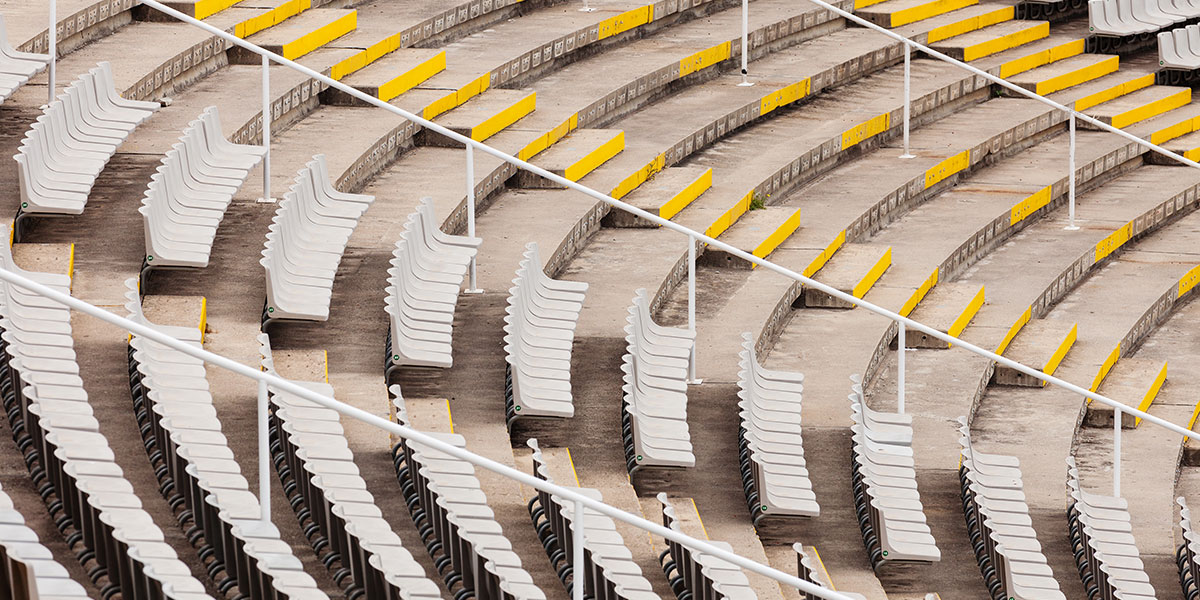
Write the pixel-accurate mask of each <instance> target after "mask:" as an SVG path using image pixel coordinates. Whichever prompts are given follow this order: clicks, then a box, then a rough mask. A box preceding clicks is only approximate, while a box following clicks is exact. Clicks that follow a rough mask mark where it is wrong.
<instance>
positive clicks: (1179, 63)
mask: <svg viewBox="0 0 1200 600" xmlns="http://www.w3.org/2000/svg"><path fill="white" fill-rule="evenodd" d="M1158 66H1160V67H1166V68H1168V69H1180V70H1188V71H1191V70H1193V69H1200V25H1188V26H1187V27H1180V28H1178V29H1172V30H1171V31H1163V32H1161V33H1159V34H1158Z"/></svg>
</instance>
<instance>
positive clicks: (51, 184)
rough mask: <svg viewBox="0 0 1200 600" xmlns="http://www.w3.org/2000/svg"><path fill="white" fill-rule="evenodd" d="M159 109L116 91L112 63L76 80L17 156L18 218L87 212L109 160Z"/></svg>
mask: <svg viewBox="0 0 1200 600" xmlns="http://www.w3.org/2000/svg"><path fill="white" fill-rule="evenodd" d="M157 109H158V104H156V103H153V102H139V101H133V100H125V99H124V98H121V97H120V96H119V95H117V92H116V90H115V89H114V88H113V84H112V70H111V67H110V66H109V64H108V63H107V62H102V63H100V64H99V65H98V66H97V67H95V68H93V69H92V70H90V71H88V72H87V73H84V74H83V75H82V76H80V77H79V78H78V79H76V80H75V81H73V82H72V83H71V85H69V86H67V88H66V89H65V90H63V93H62V94H61V95H59V97H58V99H56V100H54V101H53V102H51V103H50V104H49V105H47V106H46V109H45V111H44V112H43V114H42V115H41V116H39V117H38V118H37V121H36V122H34V123H33V125H32V126H31V127H30V129H29V131H27V132H26V133H25V139H24V140H23V141H22V142H21V147H20V149H18V151H17V154H16V155H15V156H14V157H13V158H14V159H15V160H16V161H17V167H18V171H19V172H20V177H19V179H18V181H19V185H20V189H21V208H20V212H19V214H18V217H20V216H22V215H29V214H68V215H78V214H81V213H83V208H84V206H85V205H86V204H87V200H88V194H90V193H91V191H92V186H93V185H94V184H95V183H96V177H98V176H99V175H100V172H101V171H103V170H104V166H105V165H106V164H107V163H108V159H109V158H111V157H112V155H113V154H115V153H116V152H117V148H118V147H120V145H121V143H122V142H124V141H125V138H127V137H129V134H130V133H132V132H133V130H134V129H135V128H136V127H137V126H138V125H139V124H141V123H142V122H143V121H145V120H146V119H147V118H149V117H150V115H151V114H153V112H154V111H155V110H157Z"/></svg>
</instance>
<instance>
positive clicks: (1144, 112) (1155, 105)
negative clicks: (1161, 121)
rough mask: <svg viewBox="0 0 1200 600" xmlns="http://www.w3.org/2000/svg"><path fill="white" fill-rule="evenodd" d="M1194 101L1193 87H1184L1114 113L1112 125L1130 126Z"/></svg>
mask: <svg viewBox="0 0 1200 600" xmlns="http://www.w3.org/2000/svg"><path fill="white" fill-rule="evenodd" d="M1191 101H1192V88H1183V89H1182V90H1179V91H1178V92H1175V93H1174V94H1171V95H1170V96H1167V97H1166V98H1159V99H1158V100H1155V101H1154V102H1150V103H1148V104H1143V105H1142V106H1139V107H1137V108H1134V109H1130V110H1127V111H1125V112H1123V113H1121V114H1118V115H1114V116H1113V118H1112V126H1113V127H1117V128H1123V127H1128V126H1130V125H1133V124H1134V123H1138V122H1141V121H1145V120H1146V119H1149V118H1151V117H1156V116H1158V115H1161V114H1163V113H1165V112H1167V111H1169V110H1174V109H1176V108H1179V107H1180V106H1183V105H1185V104H1187V103H1188V102H1191Z"/></svg>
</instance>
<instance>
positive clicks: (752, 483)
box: [738, 333, 821, 524]
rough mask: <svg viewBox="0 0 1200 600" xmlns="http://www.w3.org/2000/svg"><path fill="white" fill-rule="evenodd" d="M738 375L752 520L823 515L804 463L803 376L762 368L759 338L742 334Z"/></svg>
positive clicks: (744, 470)
mask: <svg viewBox="0 0 1200 600" xmlns="http://www.w3.org/2000/svg"><path fill="white" fill-rule="evenodd" d="M742 340H743V341H742V351H741V352H740V353H739V354H738V356H739V357H740V358H741V362H739V363H738V364H739V366H740V367H741V370H740V371H739V372H738V398H739V400H738V409H739V412H738V415H739V416H740V417H741V427H739V428H738V451H739V453H740V455H739V457H738V458H739V461H740V463H741V470H742V488H743V489H744V490H745V492H746V503H747V506H749V508H750V518H751V519H753V520H754V522H755V524H757V523H758V522H759V521H761V520H762V519H763V518H765V517H775V516H798V517H815V516H817V515H819V514H820V513H821V507H820V506H818V505H817V497H816V494H814V493H813V489H812V481H811V480H810V479H809V476H808V468H807V467H806V466H805V462H804V440H803V439H802V436H801V434H800V432H801V427H800V407H801V404H802V400H803V398H802V394H803V392H804V375H802V374H800V373H788V372H784V371H771V370H768V369H764V368H763V367H762V366H761V365H759V364H758V358H757V357H756V356H755V354H754V336H753V335H752V334H750V333H743V334H742Z"/></svg>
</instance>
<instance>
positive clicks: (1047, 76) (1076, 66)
mask: <svg viewBox="0 0 1200 600" xmlns="http://www.w3.org/2000/svg"><path fill="white" fill-rule="evenodd" d="M1112 58H1113V56H1112V55H1105V54H1080V55H1077V56H1072V57H1070V58H1064V59H1062V60H1059V61H1055V62H1052V63H1050V64H1048V65H1045V66H1042V67H1038V68H1036V69H1032V70H1029V71H1026V72H1024V73H1021V74H1019V75H1014V76H1012V77H1009V78H1008V81H1009V82H1011V83H1014V84H1016V85H1019V86H1021V87H1023V88H1025V89H1027V90H1029V91H1031V92H1039V89H1038V84H1040V83H1042V82H1045V81H1049V80H1052V79H1055V78H1059V77H1064V76H1068V75H1071V74H1079V75H1078V76H1079V77H1080V78H1084V79H1083V81H1088V80H1090V79H1094V78H1095V77H1098V76H1099V75H1103V74H1105V73H1104V71H1103V70H1102V69H1101V67H1102V66H1103V65H1104V64H1105V63H1106V61H1109V60H1110V59H1112ZM1114 70H1115V69H1114ZM1089 75H1090V76H1089ZM1058 89H1062V88H1058ZM1054 91H1057V89H1056V90H1054ZM1040 93H1044V92H1040Z"/></svg>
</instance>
